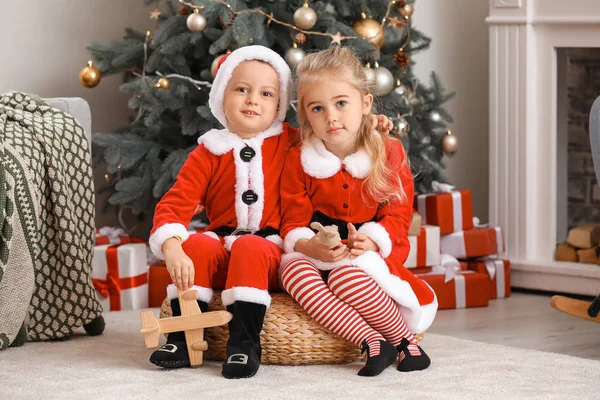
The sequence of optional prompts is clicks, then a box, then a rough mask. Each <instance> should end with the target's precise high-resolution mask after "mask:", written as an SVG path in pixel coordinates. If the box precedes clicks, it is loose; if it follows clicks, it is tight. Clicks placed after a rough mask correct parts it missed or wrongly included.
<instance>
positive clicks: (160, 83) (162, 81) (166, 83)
mask: <svg viewBox="0 0 600 400" xmlns="http://www.w3.org/2000/svg"><path fill="white" fill-rule="evenodd" d="M169 84H170V82H169V80H168V79H167V78H160V79H159V80H158V82H156V84H155V85H154V86H155V87H157V88H162V89H168V88H169Z"/></svg>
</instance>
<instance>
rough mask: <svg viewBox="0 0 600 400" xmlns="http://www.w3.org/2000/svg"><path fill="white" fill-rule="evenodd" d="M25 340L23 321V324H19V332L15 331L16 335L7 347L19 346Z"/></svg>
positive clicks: (25, 332)
mask: <svg viewBox="0 0 600 400" xmlns="http://www.w3.org/2000/svg"><path fill="white" fill-rule="evenodd" d="M26 341H27V328H26V327H25V323H23V325H21V329H19V332H18V333H17V337H15V340H13V342H12V343H11V344H10V346H9V347H21V346H23V345H24V344H25V342H26Z"/></svg>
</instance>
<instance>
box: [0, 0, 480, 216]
mask: <svg viewBox="0 0 600 400" xmlns="http://www.w3.org/2000/svg"><path fill="white" fill-rule="evenodd" d="M152 8H153V6H150V7H145V6H144V4H143V2H142V1H141V0H101V1H100V0H77V1H75V0H52V1H47V0H30V1H28V2H27V4H25V3H24V2H22V1H18V0H0V12H1V14H2V16H3V21H4V22H3V23H2V24H0V37H2V38H3V43H4V45H3V46H2V47H3V48H2V59H1V62H0V93H4V92H6V91H9V90H20V91H25V92H32V93H37V94H39V95H41V96H43V97H63V96H79V97H83V98H84V99H86V100H87V101H88V102H89V103H90V107H91V109H92V129H93V131H94V132H103V131H107V130H109V129H111V128H113V127H115V126H116V125H119V124H121V123H123V122H125V121H126V120H127V116H128V115H129V113H130V110H129V109H128V108H127V100H128V96H127V95H125V94H123V93H121V92H119V90H118V86H119V84H120V77H119V76H112V77H105V78H103V80H102V82H101V83H100V85H98V86H97V87H96V88H94V89H86V88H84V87H83V86H81V85H80V83H79V81H78V79H77V74H78V73H79V70H80V69H81V68H82V67H83V66H84V65H85V63H86V62H87V60H88V59H89V58H90V57H89V54H88V52H87V51H86V50H85V47H86V46H87V45H88V44H89V43H91V42H92V41H106V40H113V39H114V40H116V39H120V38H121V36H122V34H123V32H124V28H125V27H128V26H129V27H133V28H135V29H138V30H140V31H146V30H147V29H152V28H153V26H154V23H155V21H154V20H150V19H149V11H150V10H151V9H152ZM487 13H488V2H487V1H484V0H452V1H448V0H417V3H416V11H415V15H414V22H415V26H416V27H418V28H419V29H420V30H422V31H423V32H425V33H426V34H428V35H429V36H431V37H432V39H433V42H432V45H431V48H430V50H428V51H426V52H424V53H421V54H419V55H418V56H416V58H415V60H416V62H417V67H416V73H417V75H418V76H419V77H420V78H421V79H424V80H428V79H429V73H430V71H432V70H435V71H436V72H437V73H438V74H439V75H440V77H441V79H442V81H443V82H444V84H445V86H446V87H447V88H448V89H450V90H455V91H456V92H457V96H456V98H455V99H454V100H452V101H451V102H450V103H449V104H448V110H449V111H450V113H451V114H452V115H453V116H454V118H455V119H456V122H455V123H454V124H452V125H451V129H452V131H453V132H454V133H455V134H456V135H457V137H458V139H459V141H460V148H459V151H458V152H457V154H456V155H455V156H454V157H452V158H447V159H446V160H447V165H448V169H447V174H448V176H449V178H450V180H451V181H452V182H453V183H455V184H456V185H457V186H459V187H461V188H469V189H471V190H472V192H473V202H474V210H475V215H478V216H480V217H481V219H482V221H486V220H487V216H488V210H487V206H488V199H487V196H488V162H487V155H488V149H487V146H488V136H487V135H488V31H487V26H486V24H485V22H484V19H485V17H486V16H487ZM99 175H101V174H99ZM100 178H101V177H100ZM98 183H99V182H98ZM99 203H100V202H99ZM99 205H100V204H99ZM98 210H99V207H98ZM115 222H116V220H115V218H114V216H111V215H102V214H101V213H100V212H98V213H97V225H98V226H102V225H106V224H114V223H115Z"/></svg>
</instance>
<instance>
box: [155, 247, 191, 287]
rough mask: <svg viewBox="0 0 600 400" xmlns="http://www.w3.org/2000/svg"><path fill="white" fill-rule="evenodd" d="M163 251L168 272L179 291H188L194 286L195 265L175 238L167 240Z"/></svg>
mask: <svg viewBox="0 0 600 400" xmlns="http://www.w3.org/2000/svg"><path fill="white" fill-rule="evenodd" d="M162 250H163V254H164V255H165V264H167V271H169V275H171V280H172V281H173V284H174V285H175V286H177V289H179V290H188V289H189V288H191V287H192V286H194V263H193V262H192V260H191V259H190V258H189V257H188V256H187V254H185V252H184V251H183V248H182V247H181V243H180V242H179V241H178V240H177V239H174V238H171V239H167V241H165V243H163V249H162Z"/></svg>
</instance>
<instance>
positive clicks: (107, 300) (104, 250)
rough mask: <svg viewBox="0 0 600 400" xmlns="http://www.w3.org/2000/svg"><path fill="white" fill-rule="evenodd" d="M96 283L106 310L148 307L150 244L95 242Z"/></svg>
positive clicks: (94, 279)
mask: <svg viewBox="0 0 600 400" xmlns="http://www.w3.org/2000/svg"><path fill="white" fill-rule="evenodd" d="M92 284H93V285H94V288H95V289H96V291H97V293H98V300H99V301H100V304H101V305H102V307H103V308H104V310H105V311H108V310H110V311H120V310H139V309H143V308H148V263H147V261H146V245H145V244H144V243H130V244H122V245H101V246H95V247H94V258H93V261H92Z"/></svg>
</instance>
